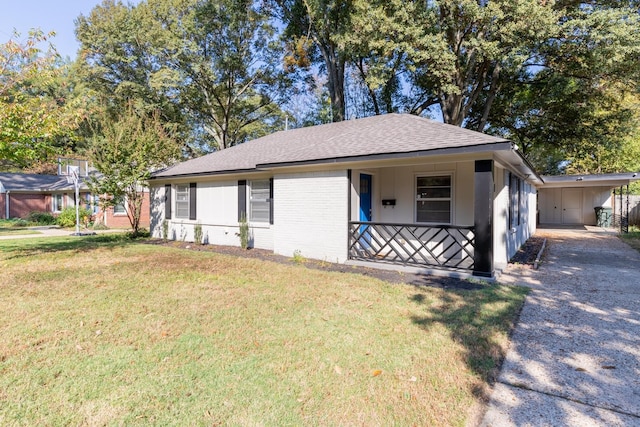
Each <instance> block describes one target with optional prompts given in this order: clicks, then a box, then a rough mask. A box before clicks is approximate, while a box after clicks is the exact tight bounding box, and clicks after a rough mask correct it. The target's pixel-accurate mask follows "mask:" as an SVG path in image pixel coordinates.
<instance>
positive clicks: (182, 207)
mask: <svg viewBox="0 0 640 427" xmlns="http://www.w3.org/2000/svg"><path fill="white" fill-rule="evenodd" d="M176 218H189V184H178V185H176Z"/></svg>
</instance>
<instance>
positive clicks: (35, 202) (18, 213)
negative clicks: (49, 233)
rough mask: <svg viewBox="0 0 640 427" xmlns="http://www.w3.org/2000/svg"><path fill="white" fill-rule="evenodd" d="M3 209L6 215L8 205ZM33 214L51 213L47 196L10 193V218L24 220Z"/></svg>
mask: <svg viewBox="0 0 640 427" xmlns="http://www.w3.org/2000/svg"><path fill="white" fill-rule="evenodd" d="M2 207H3V208H4V210H5V212H4V213H6V205H5V204H4V203H3V204H2ZM31 212H51V207H50V205H47V197H46V195H45V194H20V193H9V218H24V217H26V216H27V215H29V213H31Z"/></svg>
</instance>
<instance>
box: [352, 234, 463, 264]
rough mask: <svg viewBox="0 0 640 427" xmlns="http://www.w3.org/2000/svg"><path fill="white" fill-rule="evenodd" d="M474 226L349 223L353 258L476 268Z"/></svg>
mask: <svg viewBox="0 0 640 427" xmlns="http://www.w3.org/2000/svg"><path fill="white" fill-rule="evenodd" d="M474 246H475V233H474V229H473V227H458V226H424V225H419V224H390V223H374V222H350V223H349V258H350V259H357V260H367V261H382V262H389V263H395V264H403V265H417V266H430V267H446V268H452V269H462V270H473V267H474Z"/></svg>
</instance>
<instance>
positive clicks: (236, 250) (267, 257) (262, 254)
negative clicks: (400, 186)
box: [146, 239, 485, 290]
mask: <svg viewBox="0 0 640 427" xmlns="http://www.w3.org/2000/svg"><path fill="white" fill-rule="evenodd" d="M146 243H148V244H152V245H162V246H167V247H173V248H181V249H185V250H192V251H202V252H215V253H220V254H225V255H232V256H237V257H244V258H254V259H260V260H263V261H271V262H278V263H282V264H289V265H294V264H299V265H303V266H305V267H306V268H311V269H314V270H324V271H334V272H340V273H354V274H362V275H363V276H368V277H374V278H376V279H379V280H383V281H385V282H390V283H406V284H410V285H415V286H429V287H434V288H441V289H465V290H474V289H481V288H483V287H484V286H485V285H483V284H482V283H480V282H473V281H469V280H465V279H458V278H454V277H438V276H430V275H426V274H413V273H405V272H399V271H390V270H380V269H377V268H367V267H361V266H354V265H346V264H336V263H331V262H325V261H316V260H312V259H304V260H296V259H294V258H290V257H286V256H282V255H276V254H274V253H273V252H271V251H268V250H264V249H255V248H252V249H242V248H240V247H237V246H221V245H198V244H194V243H190V242H176V241H164V240H158V239H152V240H148V241H147V242H146Z"/></svg>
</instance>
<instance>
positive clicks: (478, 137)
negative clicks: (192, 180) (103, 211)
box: [153, 114, 508, 178]
mask: <svg viewBox="0 0 640 427" xmlns="http://www.w3.org/2000/svg"><path fill="white" fill-rule="evenodd" d="M505 142H508V141H507V140H505V139H502V138H496V137H493V136H490V135H485V134H483V133H479V132H474V131H471V130H468V129H462V128H459V127H457V126H452V125H447V124H444V123H440V122H436V121H433V120H429V119H425V118H422V117H417V116H413V115H409V114H386V115H382V116H373V117H368V118H364V119H359V120H348V121H344V122H340V123H330V124H326V125H320V126H312V127H307V128H300V129H292V130H288V131H280V132H276V133H273V134H271V135H267V136H265V137H262V138H258V139H255V140H253V141H249V142H247V143H244V144H240V145H237V146H234V147H231V148H228V149H226V150H222V151H217V152H214V153H211V154H208V155H206V156H202V157H199V158H196V159H192V160H188V161H186V162H182V163H178V164H176V165H174V166H172V167H170V168H167V169H165V170H162V171H159V172H156V173H154V174H153V176H154V177H157V178H161V177H172V176H180V175H195V174H213V173H231V172H235V171H250V170H255V169H256V168H258V167H264V168H268V167H269V166H270V165H271V166H274V165H278V164H288V163H298V162H323V161H326V162H331V161H334V160H335V159H346V158H358V157H364V156H375V155H388V154H407V153H414V152H421V151H431V150H442V149H452V148H464V147H479V146H486V145H491V144H498V143H505Z"/></svg>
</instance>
